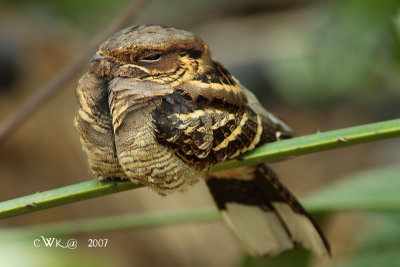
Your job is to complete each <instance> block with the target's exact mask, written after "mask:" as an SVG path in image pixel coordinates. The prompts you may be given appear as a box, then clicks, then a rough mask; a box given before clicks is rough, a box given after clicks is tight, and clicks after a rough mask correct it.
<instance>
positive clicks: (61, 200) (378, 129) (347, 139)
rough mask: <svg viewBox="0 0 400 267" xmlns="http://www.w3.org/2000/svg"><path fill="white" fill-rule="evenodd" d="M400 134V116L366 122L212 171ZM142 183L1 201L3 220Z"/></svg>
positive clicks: (91, 184)
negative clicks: (387, 119) (381, 120)
mask: <svg viewBox="0 0 400 267" xmlns="http://www.w3.org/2000/svg"><path fill="white" fill-rule="evenodd" d="M394 137H400V119H395V120H390V121H384V122H378V123H372V124H366V125H361V126H356V127H351V128H345V129H341V130H334V131H329V132H325V133H316V134H312V135H307V136H302V137H296V138H292V139H288V140H282V141H279V142H274V143H269V144H266V145H263V146H260V147H259V148H257V149H254V150H252V151H250V152H248V153H246V154H244V155H242V156H240V157H239V158H237V159H233V160H229V161H226V162H223V163H219V164H217V165H215V166H214V167H213V168H212V170H211V171H212V172H214V171H220V170H225V169H230V168H235V167H240V166H245V165H252V164H257V163H261V162H266V161H276V160H281V159H285V158H288V157H293V156H299V155H305V154H310V153H314V152H319V151H325V150H330V149H335V148H340V147H346V146H351V145H356V144H361V143H368V142H373V141H378V140H384V139H389V138H394ZM141 186H142V185H139V184H133V183H131V182H130V181H104V182H99V181H95V180H92V181H87V182H82V183H78V184H74V185H70V186H66V187H61V188H57V189H53V190H49V191H45V192H38V193H35V194H33V195H29V196H24V197H20V198H16V199H12V200H8V201H4V202H1V203H0V219H4V218H9V217H14V216H17V215H21V214H25V213H30V212H33V211H38V210H42V209H46V208H51V207H56V206H60V205H65V204H68V203H72V202H77V201H81V200H85V199H90V198H95V197H99V196H103V195H108V194H112V193H117V192H121V191H125V190H129V189H134V188H139V187H141Z"/></svg>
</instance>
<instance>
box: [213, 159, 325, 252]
mask: <svg viewBox="0 0 400 267" xmlns="http://www.w3.org/2000/svg"><path fill="white" fill-rule="evenodd" d="M207 185H208V187H209V189H210V191H211V194H212V196H213V198H214V200H215V202H216V204H217V206H218V208H219V209H220V211H221V213H222V217H223V219H224V220H225V222H226V223H227V224H228V226H229V228H230V229H231V230H232V231H233V232H234V233H235V234H236V236H237V237H238V239H239V240H240V242H241V243H242V245H243V247H244V248H245V249H246V250H247V251H248V252H249V253H250V254H252V255H255V256H267V257H268V256H275V255H277V254H280V253H281V252H284V251H287V250H290V249H293V248H294V247H295V246H296V245H297V244H301V245H302V246H304V247H305V248H307V249H310V250H311V251H313V252H315V253H316V254H318V255H321V256H329V255H330V249H329V244H328V242H327V241H326V239H325V237H324V236H323V234H322V232H321V230H320V229H319V227H318V225H317V224H316V223H315V222H314V220H313V219H312V218H311V217H310V215H309V214H308V213H307V212H306V211H305V210H304V209H303V207H302V206H301V205H300V203H299V202H298V201H297V200H296V199H295V197H294V196H293V195H292V194H291V193H290V192H289V191H288V190H287V189H286V188H285V187H284V186H283V185H282V184H281V183H280V182H279V181H278V179H277V178H276V175H275V174H274V173H273V172H272V171H271V170H270V169H268V168H267V167H266V166H265V165H262V164H260V165H257V166H252V167H244V168H240V169H236V170H229V171H224V172H220V173H215V174H212V175H210V176H209V177H208V178H207Z"/></svg>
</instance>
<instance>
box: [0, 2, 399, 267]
mask: <svg viewBox="0 0 400 267" xmlns="http://www.w3.org/2000/svg"><path fill="white" fill-rule="evenodd" d="M129 3H130V2H129V1H127V0H117V1H112V2H111V1H105V0H97V1H95V0H89V1H77V0H74V1H66V0H60V1H50V0H47V1H46V0H42V1H28V0H26V1H24V0H19V1H12V0H8V1H4V0H2V1H1V2H0V121H3V120H4V119H5V118H7V117H8V116H9V115H10V114H11V112H12V111H14V110H15V109H16V108H17V107H18V106H19V105H20V104H21V103H22V102H23V100H24V99H25V98H26V97H28V96H29V95H30V94H31V93H33V92H34V91H35V90H36V89H38V88H39V87H40V85H42V84H43V83H44V82H46V81H48V80H49V79H50V78H51V77H53V76H54V75H56V74H57V72H58V71H59V70H61V69H62V67H63V66H65V64H67V63H68V62H70V61H71V60H72V59H73V58H74V57H75V56H76V55H78V54H79V53H80V52H81V51H82V50H84V49H85V48H86V46H87V45H88V44H89V43H90V41H91V40H92V39H93V38H94V36H96V35H97V34H99V33H100V32H102V30H103V29H104V28H106V27H107V26H108V25H109V24H110V22H111V21H112V20H113V19H114V18H115V17H117V16H118V15H119V14H120V13H121V12H122V11H123V10H124V8H125V7H126V6H127V5H128V4H129ZM399 7H400V1H394V0H386V1H373V0H337V1H310V0H280V1H278V0H264V1H262V0H247V1H245V0H214V1H211V0H205V1H183V0H173V1H167V0H152V1H149V4H148V5H147V6H146V7H144V8H143V9H141V10H140V12H139V13H138V15H137V16H136V17H135V19H134V21H132V24H166V25H172V26H176V27H180V28H184V29H186V30H190V31H193V32H195V33H196V34H198V35H200V36H201V37H202V38H203V39H204V40H205V41H206V42H207V43H208V44H209V45H210V48H211V50H212V52H213V56H214V57H215V58H217V59H218V60H219V61H221V62H222V63H223V64H224V65H225V66H226V67H227V68H228V69H229V70H230V71H231V72H232V73H233V74H234V75H235V76H236V77H237V78H238V79H239V80H240V81H241V83H242V84H244V85H245V86H246V87H248V88H249V89H250V90H252V91H253V92H255V93H256V95H257V96H258V97H259V99H260V100H261V101H262V103H263V104H264V105H265V106H266V107H267V108H268V109H269V110H271V111H273V112H274V113H276V114H278V115H279V116H281V117H283V118H285V120H286V121H288V123H289V124H290V125H291V126H292V127H293V128H294V129H295V130H296V131H297V133H298V134H299V135H304V134H311V133H315V132H316V131H318V130H321V131H327V130H332V129H337V128H344V127H350V126H353V125H360V124H364V123H370V122H375V121H382V120H388V119H393V118H398V117H400V76H399V75H398V73H399V68H400V64H399V63H400V46H399V44H400V43H399V41H400V13H399V11H400V9H399ZM88 61H89V58H88ZM82 73H83V70H82V72H81V73H80V74H79V75H77V76H76V77H74V78H73V79H71V81H70V83H69V84H68V85H67V86H65V87H64V88H63V89H62V90H61V91H60V92H59V93H57V95H56V96H55V97H54V98H52V99H51V100H50V101H48V102H46V103H45V104H44V105H43V106H42V107H41V109H40V110H39V111H38V112H37V113H35V114H34V115H33V116H32V117H31V118H30V119H29V120H27V121H26V123H24V125H23V126H22V127H20V128H19V129H18V130H17V131H16V132H15V133H14V134H13V136H11V138H10V139H9V140H8V141H7V142H6V143H5V144H4V145H2V146H0V177H1V184H2V185H1V187H0V201H3V200H7V199H11V198H15V197H18V196H22V195H26V194H31V193H34V192H37V191H44V190H48V189H52V188H56V187H60V186H65V185H69V184H73V183H77V182H80V181H84V180H88V179H92V178H91V177H90V175H89V174H88V167H87V164H86V157H85V155H84V154H83V152H82V151H81V148H80V144H79V136H78V134H77V133H76V132H75V130H74V129H73V127H72V119H73V116H74V113H75V112H76V110H77V103H76V100H75V95H74V90H75V86H76V83H77V80H78V79H79V76H80V75H81V74H82ZM399 162H400V142H399V141H398V140H389V141H383V142H378V143H371V144H366V145H361V146H357V147H352V148H346V149H341V150H336V151H329V152H323V153H318V154H313V155H308V156H304V157H300V158H296V159H291V160H288V161H284V162H279V163H273V164H271V165H272V167H273V168H274V169H275V170H276V171H277V173H278V174H279V176H280V177H281V178H282V180H283V182H284V183H285V184H286V185H288V187H289V188H290V189H291V190H292V191H293V192H294V193H295V194H296V195H297V196H299V197H300V198H302V196H305V195H306V194H308V193H311V192H312V191H318V190H319V189H320V188H322V187H329V185H330V184H331V183H334V182H336V181H337V180H343V181H345V179H351V176H354V175H356V174H357V173H359V172H362V173H363V171H365V170H370V169H375V168H379V169H380V170H381V171H380V172H377V173H375V174H374V176H376V179H374V180H373V183H376V185H379V184H381V183H384V181H386V180H385V177H386V176H387V175H389V174H388V173H390V175H391V176H390V177H393V175H394V176H397V175H396V174H398V172H393V171H387V170H386V169H388V168H390V166H391V165H396V164H397V165H398V164H399ZM385 170H386V171H385ZM393 173H395V174H393ZM398 176H399V177H395V178H398V180H400V175H398ZM397 184H399V182H398V183H397ZM387 185H388V186H389V187H390V186H395V185H393V184H387ZM356 187H357V186H353V187H352V188H356ZM398 188H399V192H400V186H399V187H398ZM382 190H384V189H382ZM382 190H381V193H383V194H384V192H382ZM355 192H356V191H355ZM357 193H362V192H357ZM206 205H212V200H211V198H210V196H209V195H208V192H207V189H206V187H205V186H204V184H202V183H201V184H199V185H197V186H196V187H195V188H193V190H191V191H189V192H186V193H184V194H177V195H173V196H170V197H168V198H162V197H159V196H158V195H157V194H155V193H153V192H151V191H150V190H148V189H139V190H135V191H131V192H125V193H119V194H115V195H112V196H107V197H102V198H98V199H93V200H89V201H84V202H80V203H75V204H71V205H67V206H63V207H58V208H54V209H50V210H45V211H41V212H38V213H33V214H28V215H24V216H21V217H16V218H12V219H8V220H4V221H1V222H0V227H1V228H3V229H7V228H8V227H15V226H28V225H36V224H41V223H51V222H62V221H68V220H73V219H79V218H91V217H96V216H107V215H113V214H125V213H132V212H146V211H158V210H168V209H171V210H175V209H180V208H194V207H202V206H206ZM320 217H324V218H323V222H324V224H323V229H324V230H325V232H326V234H327V237H328V239H329V240H330V242H331V246H332V250H333V256H334V257H333V258H332V259H318V258H313V257H309V255H307V254H305V253H304V251H302V250H299V251H296V252H293V253H288V254H286V255H283V256H282V257H279V258H278V259H276V260H272V261H271V260H257V259H252V258H249V257H247V256H244V254H243V253H242V251H241V249H240V247H239V245H238V243H237V242H236V240H235V239H234V238H233V237H232V235H231V234H230V232H229V231H228V230H227V229H226V227H225V226H224V224H223V223H222V222H212V223H202V224H192V225H177V226H168V227H163V228H152V229H150V228H149V229H140V230H131V231H121V232H110V233H96V234H85V235H79V236H74V237H73V238H76V239H77V240H78V243H79V244H82V246H80V247H79V248H78V249H76V250H68V251H66V250H62V249H45V248H35V247H34V246H33V240H32V239H27V240H19V241H17V240H15V241H10V240H7V241H4V240H3V241H2V238H1V236H0V266H3V265H4V266H28V265H29V266H70V265H72V264H73V263H75V264H80V265H83V266H111V265H112V266H335V267H336V266H340V267H348V266H400V253H398V252H399V251H400V231H399V227H398V225H399V223H400V216H399V213H398V212H394V211H392V212H380V213H376V212H375V213H371V212H368V213H367V212H336V213H331V214H324V216H320ZM88 238H108V239H109V244H108V247H107V248H92V249H91V248H87V240H88Z"/></svg>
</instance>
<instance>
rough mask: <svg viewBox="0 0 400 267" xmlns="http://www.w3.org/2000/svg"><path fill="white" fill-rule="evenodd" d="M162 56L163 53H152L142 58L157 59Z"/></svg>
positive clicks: (147, 59)
mask: <svg viewBox="0 0 400 267" xmlns="http://www.w3.org/2000/svg"><path fill="white" fill-rule="evenodd" d="M160 58H161V54H151V55H148V56H145V57H143V58H141V59H140V60H142V61H157V60H159V59H160Z"/></svg>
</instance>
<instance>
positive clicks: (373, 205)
mask: <svg viewBox="0 0 400 267" xmlns="http://www.w3.org/2000/svg"><path fill="white" fill-rule="evenodd" d="M302 203H303V204H304V206H306V207H307V208H308V210H310V211H313V212H318V211H338V210H341V211H343V210H368V211H371V210H375V211H379V210H385V211H387V210H393V211H400V165H395V166H390V167H385V168H381V169H376V170H370V171H365V172H361V173H357V174H355V175H354V176H351V177H348V178H346V179H344V180H342V181H339V182H337V183H336V184H334V185H331V186H329V187H328V188H326V189H325V190H319V191H318V192H316V193H314V194H313V195H311V196H309V197H308V198H307V199H304V201H302Z"/></svg>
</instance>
